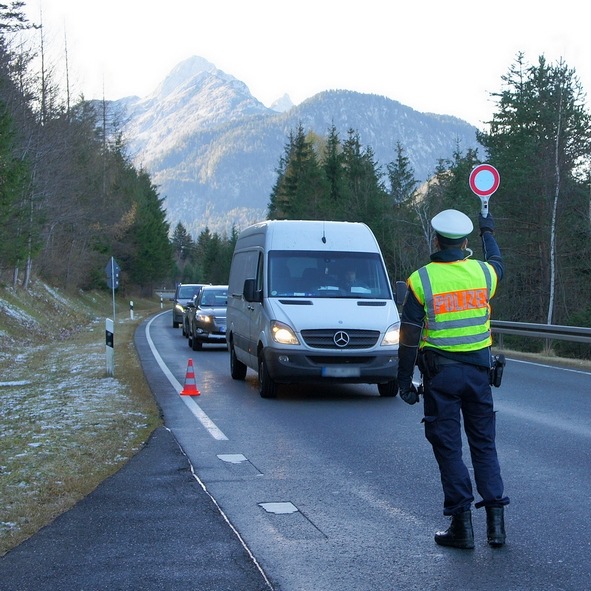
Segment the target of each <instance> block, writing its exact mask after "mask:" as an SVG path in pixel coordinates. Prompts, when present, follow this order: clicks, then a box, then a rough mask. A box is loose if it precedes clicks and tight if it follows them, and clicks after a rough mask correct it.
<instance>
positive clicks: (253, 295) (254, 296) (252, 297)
mask: <svg viewBox="0 0 591 591" xmlns="http://www.w3.org/2000/svg"><path fill="white" fill-rule="evenodd" d="M256 287H257V286H256V279H246V280H245V281H244V288H243V290H242V295H243V296H244V299H245V300H246V301H247V302H262V301H263V294H262V292H260V291H257V288H256Z"/></svg>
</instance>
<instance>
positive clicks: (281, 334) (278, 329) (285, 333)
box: [271, 320, 300, 345]
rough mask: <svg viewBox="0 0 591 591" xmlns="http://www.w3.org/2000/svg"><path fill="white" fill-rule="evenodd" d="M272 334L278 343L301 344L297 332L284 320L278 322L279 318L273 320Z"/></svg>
mask: <svg viewBox="0 0 591 591" xmlns="http://www.w3.org/2000/svg"><path fill="white" fill-rule="evenodd" d="M271 336H272V337H273V340H274V341H275V342H276V343H279V344H280V345H299V344H300V341H298V337H296V335H295V332H294V331H293V330H292V328H291V327H289V326H288V325H287V324H283V322H277V320H272V321H271Z"/></svg>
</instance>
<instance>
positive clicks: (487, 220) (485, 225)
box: [478, 212, 495, 236]
mask: <svg viewBox="0 0 591 591" xmlns="http://www.w3.org/2000/svg"><path fill="white" fill-rule="evenodd" d="M478 225H479V226H480V235H481V236H482V235H483V234H484V233H485V232H490V233H491V234H492V233H494V231H495V220H493V217H492V215H491V214H490V212H488V215H487V216H486V217H484V216H483V215H482V214H481V213H479V214H478Z"/></svg>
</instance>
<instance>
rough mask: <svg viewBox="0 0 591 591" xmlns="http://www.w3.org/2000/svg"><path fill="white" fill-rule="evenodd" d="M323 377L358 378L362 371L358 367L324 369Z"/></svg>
mask: <svg viewBox="0 0 591 591" xmlns="http://www.w3.org/2000/svg"><path fill="white" fill-rule="evenodd" d="M322 375H323V376H324V377H325V378H358V377H359V376H360V375H361V371H360V369H359V368H358V367H323V368H322Z"/></svg>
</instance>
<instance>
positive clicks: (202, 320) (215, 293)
mask: <svg viewBox="0 0 591 591" xmlns="http://www.w3.org/2000/svg"><path fill="white" fill-rule="evenodd" d="M195 300H196V301H195V307H189V308H188V310H187V312H188V313H187V321H188V325H189V327H188V337H189V347H191V349H193V351H198V350H199V349H201V348H202V346H203V343H217V344H219V345H226V308H227V306H228V286H227V285H205V286H204V287H203V288H202V289H201V291H200V292H199V295H198V296H197V297H196V298H195Z"/></svg>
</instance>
